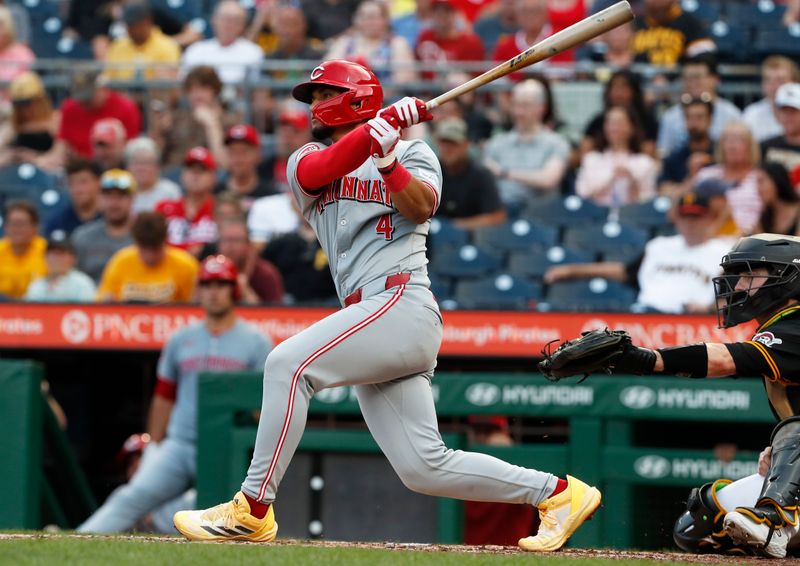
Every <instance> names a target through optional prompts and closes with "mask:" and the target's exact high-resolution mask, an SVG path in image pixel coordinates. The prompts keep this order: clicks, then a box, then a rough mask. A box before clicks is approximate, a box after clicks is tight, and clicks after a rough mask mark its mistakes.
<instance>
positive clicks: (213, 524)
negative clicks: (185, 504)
mask: <svg viewBox="0 0 800 566" xmlns="http://www.w3.org/2000/svg"><path fill="white" fill-rule="evenodd" d="M172 522H173V523H174V524H175V528H176V529H178V531H179V532H180V533H181V534H182V535H183V536H185V537H186V538H188V539H189V540H211V541H213V540H249V541H252V542H270V541H272V540H275V537H276V536H277V534H278V523H276V522H275V512H274V511H273V510H272V505H270V507H269V511H268V512H267V514H266V515H265V516H264V518H263V519H257V518H256V517H253V516H252V515H251V514H250V505H248V503H247V500H246V499H245V498H244V495H243V494H242V492H241V491H239V492H237V493H236V495H234V496H233V501H228V502H227V503H222V504H220V505H217V506H216V507H211V508H210V509H205V510H202V509H201V510H199V511H178V512H177V513H175V516H174V517H173V518H172Z"/></svg>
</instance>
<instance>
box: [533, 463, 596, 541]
mask: <svg viewBox="0 0 800 566" xmlns="http://www.w3.org/2000/svg"><path fill="white" fill-rule="evenodd" d="M600 499H601V496H600V491H599V490H598V489H597V488H596V487H592V486H590V485H586V484H585V483H583V482H582V481H581V480H579V479H576V478H573V477H572V476H567V489H565V490H564V491H562V492H561V493H559V494H558V495H554V496H553V497H549V498H547V499H545V500H544V501H542V502H541V503H540V504H539V519H540V520H541V525H539V532H538V533H536V536H532V537H526V538H523V539H520V541H519V546H520V548H522V549H523V550H527V551H529V552H553V551H554V550H558V549H559V548H561V547H562V546H564V544H565V543H566V542H567V539H569V537H571V536H572V533H574V532H575V531H576V530H577V529H578V527H580V526H581V525H582V524H583V522H584V521H586V520H587V519H589V518H590V517H591V516H592V514H593V513H594V512H595V511H596V510H597V508H598V507H600Z"/></svg>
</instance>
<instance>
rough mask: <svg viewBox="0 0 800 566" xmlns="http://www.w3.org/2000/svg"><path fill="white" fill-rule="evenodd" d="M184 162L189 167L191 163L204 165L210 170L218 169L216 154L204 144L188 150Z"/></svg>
mask: <svg viewBox="0 0 800 566" xmlns="http://www.w3.org/2000/svg"><path fill="white" fill-rule="evenodd" d="M183 164H184V165H186V166H187V167H188V166H189V165H202V166H203V167H205V168H206V169H208V170H210V171H216V170H217V163H216V161H214V156H213V155H211V152H210V151H208V149H206V148H205V147H203V146H197V147H193V148H192V149H190V150H189V151H187V152H186V156H185V157H184V158H183Z"/></svg>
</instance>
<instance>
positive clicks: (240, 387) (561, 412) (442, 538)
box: [197, 373, 774, 548]
mask: <svg viewBox="0 0 800 566" xmlns="http://www.w3.org/2000/svg"><path fill="white" fill-rule="evenodd" d="M433 387H434V396H435V398H436V403H437V410H438V413H439V416H440V417H442V418H444V419H447V418H454V417H467V416H469V415H481V414H484V415H498V414H501V415H508V416H518V417H526V418H541V419H557V420H563V421H566V423H567V429H568V433H567V435H566V439H565V441H564V442H563V443H546V442H536V443H529V444H519V445H516V446H511V447H493V446H486V445H470V444H468V443H467V440H466V436H465V435H463V434H461V435H460V434H447V435H446V438H445V440H446V442H447V444H448V445H449V446H450V447H452V448H464V449H469V450H476V451H481V452H486V453H489V454H493V455H496V456H499V457H501V458H504V459H506V460H508V461H510V462H512V463H514V464H518V465H522V466H528V467H533V468H540V469H545V470H547V471H551V472H553V473H557V474H559V475H563V474H565V473H570V474H574V475H576V476H578V477H581V478H582V479H584V480H586V481H589V482H591V483H594V484H596V485H598V486H599V487H600V488H601V489H602V491H603V494H604V508H603V509H601V511H600V512H599V513H597V515H596V517H595V519H594V520H593V521H591V522H590V523H587V524H586V525H585V526H584V527H583V528H582V529H581V530H580V531H579V532H578V533H577V534H576V536H575V537H574V540H573V543H572V544H574V546H583V547H615V548H629V547H631V546H634V545H636V543H637V540H638V539H637V537H636V535H637V532H639V531H640V530H641V521H640V517H639V516H638V515H637V512H640V511H641V509H642V508H644V509H645V510H646V509H647V505H648V501H641V500H640V498H641V497H642V496H641V495H640V494H639V492H638V491H637V488H638V487H640V486H649V487H663V488H669V487H681V488H688V487H692V486H695V485H700V484H702V483H705V482H707V481H712V480H714V479H717V478H718V477H730V478H731V479H737V478H739V477H744V476H746V475H749V474H752V473H755V470H756V458H757V453H756V452H754V451H746V452H738V453H736V454H735V456H734V457H733V459H732V460H730V461H726V462H723V461H721V460H719V459H718V458H717V457H715V455H714V453H713V452H712V450H711V449H710V448H708V449H683V448H664V447H658V446H648V445H641V444H637V442H636V441H635V436H636V435H635V432H636V429H637V427H640V426H644V425H645V424H648V423H649V424H650V425H655V426H656V427H662V428H663V431H664V434H665V435H669V430H670V428H671V427H672V426H673V425H677V424H678V423H687V422H697V423H736V424H737V426H742V425H745V424H747V423H763V424H764V425H765V426H768V423H771V422H773V421H774V418H773V416H772V414H771V412H770V410H769V407H768V404H767V401H766V396H765V394H764V390H763V386H762V385H761V383H760V382H759V381H757V380H688V379H680V378H664V377H659V378H656V377H646V378H633V377H631V378H628V377H624V376H623V377H620V376H617V377H604V376H598V377H595V378H593V379H590V380H588V381H585V382H583V383H580V384H576V383H574V382H573V383H558V384H551V383H547V382H545V381H544V380H543V379H542V378H541V376H539V375H522V376H521V375H517V374H515V375H513V376H512V375H508V374H453V373H441V374H439V375H437V376H436V378H435V379H434V385H433ZM261 389H262V377H261V376H260V375H258V374H227V375H219V374H217V375H212V374H208V375H202V376H201V377H200V388H199V398H198V404H199V406H198V414H199V415H202V419H200V420H199V423H198V434H199V438H198V455H197V469H198V475H197V489H198V504H199V506H200V507H204V506H209V505H213V504H215V503H218V502H220V501H224V500H226V499H229V498H230V496H231V494H232V493H233V492H235V491H236V490H237V489H239V485H240V483H241V480H242V478H243V477H244V474H245V472H246V470H247V465H248V462H249V459H250V455H251V454H252V448H253V444H254V440H255V434H256V425H255V420H254V416H255V412H256V411H258V410H259V409H260V405H261ZM358 413H359V410H358V405H357V401H356V399H355V396H354V394H353V392H352V390H350V389H349V388H339V389H332V390H326V391H324V392H321V393H320V394H318V395H317V396H316V397H315V398H314V399H313V400H312V403H311V406H310V415H312V417H313V416H321V415H328V416H336V418H343V419H348V418H350V419H351V421H352V420H353V418H352V417H353V416H354V415H357V414H358ZM312 422H314V421H313V420H312ZM698 430H699V431H701V430H702V428H698ZM698 434H700V433H698ZM765 441H766V438H765ZM299 451H300V452H306V453H308V452H312V453H322V454H365V453H366V454H376V453H378V447H377V445H376V444H375V442H374V441H373V440H372V438H371V437H370V436H369V433H368V432H366V430H363V429H362V430H351V429H349V428H345V429H341V428H330V427H327V426H324V425H323V426H319V425H312V426H310V427H309V428H308V429H307V430H306V432H305V435H304V437H303V440H302V441H301V444H300V447H299ZM289 469H290V470H291V469H292V468H291V467H290V468H289ZM355 473H358V471H357V470H356V471H355ZM325 489H328V487H327V486H326V487H325ZM350 496H351V497H354V498H357V497H359V494H358V493H352V494H351V495H350ZM645 497H646V496H645ZM366 503H367V502H365V504H366ZM281 504H283V505H287V504H288V505H291V502H287V501H286V500H282V501H281ZM278 507H280V506H278ZM637 507H638V508H639V510H640V511H637ZM646 512H647V511H646ZM651 512H652V511H651ZM278 513H279V516H280V510H278ZM436 514H437V521H436V534H435V538H436V540H437V541H438V542H442V543H458V542H461V541H462V540H463V539H462V528H463V523H464V521H463V511H462V505H461V504H460V502H457V501H454V500H450V499H445V498H442V499H439V500H438V501H437V505H436ZM670 519H672V518H670ZM342 520H353V521H359V518H358V517H352V518H342ZM408 520H413V517H409V518H408ZM369 531H370V529H369V528H368V525H364V526H363V529H362V531H361V532H362V533H363V535H362V536H363V538H368V537H369V536H370V535H369ZM322 536H324V530H323V531H322Z"/></svg>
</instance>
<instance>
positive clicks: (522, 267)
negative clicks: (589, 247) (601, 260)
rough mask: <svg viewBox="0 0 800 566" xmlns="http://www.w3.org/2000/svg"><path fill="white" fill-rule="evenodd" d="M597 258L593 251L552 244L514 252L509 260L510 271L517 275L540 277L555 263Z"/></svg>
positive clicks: (582, 261)
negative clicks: (541, 247)
mask: <svg viewBox="0 0 800 566" xmlns="http://www.w3.org/2000/svg"><path fill="white" fill-rule="evenodd" d="M595 259H596V257H595V255H594V254H591V253H587V252H583V251H576V250H572V249H569V248H564V247H562V246H552V247H551V248H548V249H546V250H533V251H530V252H518V253H514V254H512V255H511V257H510V258H509V260H508V271H509V272H510V273H511V274H513V275H515V276H519V277H534V278H537V279H539V278H541V277H543V276H544V274H545V273H546V272H547V270H548V269H550V268H551V267H553V266H554V265H565V264H568V263H590V262H593V261H594V260H595Z"/></svg>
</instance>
